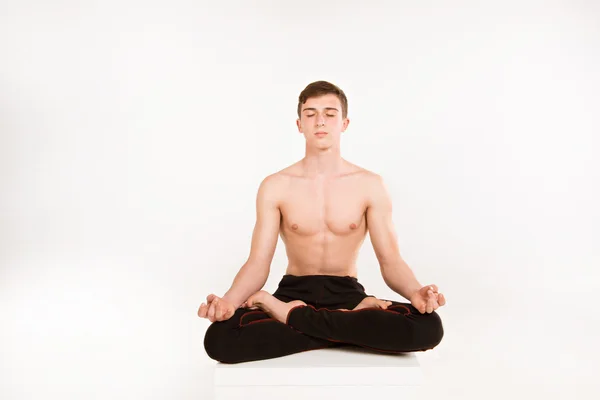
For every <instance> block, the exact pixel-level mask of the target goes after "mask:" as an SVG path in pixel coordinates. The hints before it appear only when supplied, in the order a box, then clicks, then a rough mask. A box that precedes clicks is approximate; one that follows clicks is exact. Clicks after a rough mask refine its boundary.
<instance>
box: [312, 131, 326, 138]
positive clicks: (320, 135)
mask: <svg viewBox="0 0 600 400" xmlns="http://www.w3.org/2000/svg"><path fill="white" fill-rule="evenodd" d="M315 136H316V137H320V138H321V137H324V136H327V132H324V131H319V132H316V133H315Z"/></svg>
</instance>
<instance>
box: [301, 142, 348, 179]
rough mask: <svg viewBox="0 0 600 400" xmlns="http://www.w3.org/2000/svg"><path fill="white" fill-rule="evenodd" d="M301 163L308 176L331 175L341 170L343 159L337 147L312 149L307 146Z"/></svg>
mask: <svg viewBox="0 0 600 400" xmlns="http://www.w3.org/2000/svg"><path fill="white" fill-rule="evenodd" d="M302 165H303V166H304V171H305V173H306V176H308V177H311V178H314V177H317V176H333V175H336V174H338V173H340V172H341V171H342V167H343V165H344V160H343V159H342V157H341V155H340V149H339V148H335V147H330V148H329V149H325V150H320V149H313V151H309V149H308V148H307V149H306V155H305V156H304V158H303V159H302Z"/></svg>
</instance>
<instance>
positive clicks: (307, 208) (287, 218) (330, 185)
mask: <svg viewBox="0 0 600 400" xmlns="http://www.w3.org/2000/svg"><path fill="white" fill-rule="evenodd" d="M365 211H366V196H365V193H364V189H363V188H362V186H361V185H360V184H359V183H358V182H357V181H356V180H351V179H339V180H330V181H327V180H316V181H308V180H298V182H294V183H293V184H291V185H290V186H289V188H288V190H287V192H286V193H285V196H284V201H283V202H282V204H281V213H282V217H283V220H282V225H283V226H282V229H283V230H284V233H288V232H293V233H295V234H299V235H306V236H310V235H315V234H318V233H323V232H332V233H334V234H336V235H347V234H352V233H358V232H364V231H365V229H366V219H365Z"/></svg>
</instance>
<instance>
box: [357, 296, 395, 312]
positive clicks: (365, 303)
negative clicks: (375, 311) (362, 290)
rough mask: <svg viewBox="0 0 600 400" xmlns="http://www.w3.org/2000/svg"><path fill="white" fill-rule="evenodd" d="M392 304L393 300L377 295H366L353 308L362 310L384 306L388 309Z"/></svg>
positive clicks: (383, 307)
mask: <svg viewBox="0 0 600 400" xmlns="http://www.w3.org/2000/svg"><path fill="white" fill-rule="evenodd" d="M391 305H392V302H391V301H388V300H379V299H377V298H375V297H365V298H364V299H363V300H362V301H361V302H360V303H358V305H357V306H356V307H354V308H353V310H360V309H362V308H382V309H384V310H385V309H387V308H388V307H389V306H391Z"/></svg>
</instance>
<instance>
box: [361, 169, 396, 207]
mask: <svg viewBox="0 0 600 400" xmlns="http://www.w3.org/2000/svg"><path fill="white" fill-rule="evenodd" d="M357 176H358V179H360V187H362V188H363V189H364V193H365V195H366V200H367V203H368V204H369V205H370V206H373V205H377V204H380V205H385V204H388V203H389V202H390V201H391V199H390V192H389V190H388V185H387V183H386V181H385V179H384V178H383V176H382V175H380V174H378V173H376V172H373V171H369V170H367V169H363V170H362V171H360V172H359V173H358V174H357Z"/></svg>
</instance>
